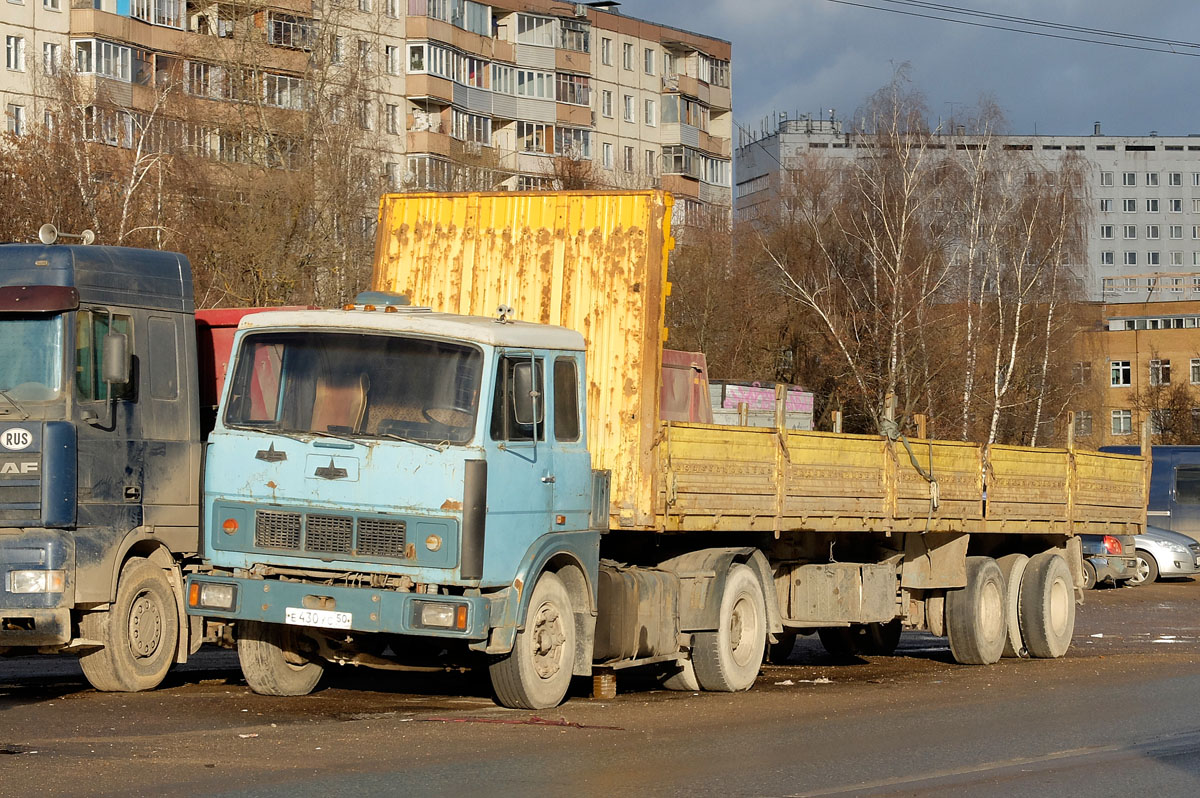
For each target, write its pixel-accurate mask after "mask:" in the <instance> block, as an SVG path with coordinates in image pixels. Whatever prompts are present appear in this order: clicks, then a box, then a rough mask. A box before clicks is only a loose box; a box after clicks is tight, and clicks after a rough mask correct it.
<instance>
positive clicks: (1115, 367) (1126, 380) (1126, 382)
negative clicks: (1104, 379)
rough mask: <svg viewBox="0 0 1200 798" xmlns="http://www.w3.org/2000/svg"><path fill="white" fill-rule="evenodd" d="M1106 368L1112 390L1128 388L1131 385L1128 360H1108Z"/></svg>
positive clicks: (1131, 373)
mask: <svg viewBox="0 0 1200 798" xmlns="http://www.w3.org/2000/svg"><path fill="white" fill-rule="evenodd" d="M1108 367H1109V377H1110V379H1109V385H1111V386H1112V387H1114V388H1128V387H1129V386H1130V385H1131V384H1132V379H1133V371H1132V369H1130V367H1129V361H1128V360H1110V361H1109V362H1108Z"/></svg>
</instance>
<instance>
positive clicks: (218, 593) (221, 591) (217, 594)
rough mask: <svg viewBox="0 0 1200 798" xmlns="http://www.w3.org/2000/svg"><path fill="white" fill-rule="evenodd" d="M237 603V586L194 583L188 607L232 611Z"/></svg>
mask: <svg viewBox="0 0 1200 798" xmlns="http://www.w3.org/2000/svg"><path fill="white" fill-rule="evenodd" d="M236 603H237V585H231V584H227V583H222V582H192V584H191V586H190V587H189V588H188V605H189V606H191V607H197V608H201V609H206V610H226V611H231V610H232V609H233V608H234V605H235V604H236Z"/></svg>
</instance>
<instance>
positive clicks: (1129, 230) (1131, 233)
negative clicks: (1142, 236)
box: [1123, 224, 1137, 241]
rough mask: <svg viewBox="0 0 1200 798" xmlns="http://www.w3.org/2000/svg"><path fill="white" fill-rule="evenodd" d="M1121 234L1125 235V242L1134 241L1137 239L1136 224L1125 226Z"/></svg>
mask: <svg viewBox="0 0 1200 798" xmlns="http://www.w3.org/2000/svg"><path fill="white" fill-rule="evenodd" d="M1123 233H1124V235H1125V240H1126V241H1133V240H1134V239H1136V238H1137V225H1136V224H1127V225H1125V226H1124V230H1123Z"/></svg>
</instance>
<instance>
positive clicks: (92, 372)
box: [75, 310, 137, 399]
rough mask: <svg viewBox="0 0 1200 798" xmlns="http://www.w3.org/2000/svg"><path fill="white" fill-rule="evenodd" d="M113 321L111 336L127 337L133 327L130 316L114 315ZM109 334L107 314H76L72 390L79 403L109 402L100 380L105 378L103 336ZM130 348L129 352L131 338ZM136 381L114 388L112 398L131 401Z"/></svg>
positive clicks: (105, 388) (88, 312) (131, 339)
mask: <svg viewBox="0 0 1200 798" xmlns="http://www.w3.org/2000/svg"><path fill="white" fill-rule="evenodd" d="M112 321H113V323H112V332H117V333H123V334H125V335H127V336H128V335H130V329H131V328H132V327H133V323H132V321H131V320H130V318H129V316H119V315H114V316H113V317H112ZM108 333H109V329H108V314H107V313H100V312H93V311H90V310H81V311H79V317H78V319H77V322H76V326H75V390H76V392H77V393H78V395H79V398H80V399H108V384H107V383H105V382H104V381H103V380H102V379H101V375H103V374H104V336H105V335H107V334H108ZM129 344H130V346H129V349H130V351H131V352H132V351H133V338H132V336H130V340H129ZM136 373H137V372H136V369H135V371H134V374H135V375H136ZM136 381H137V378H136V376H135V377H134V378H133V379H131V380H130V381H129V382H127V383H125V384H124V385H114V386H113V388H114V392H113V393H114V396H115V397H116V398H117V399H133V398H134V387H135V383H136Z"/></svg>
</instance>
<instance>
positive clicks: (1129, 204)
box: [1121, 199, 1137, 213]
mask: <svg viewBox="0 0 1200 798" xmlns="http://www.w3.org/2000/svg"><path fill="white" fill-rule="evenodd" d="M1121 210H1123V211H1124V212H1125V213H1137V200H1135V199H1123V200H1121Z"/></svg>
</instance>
